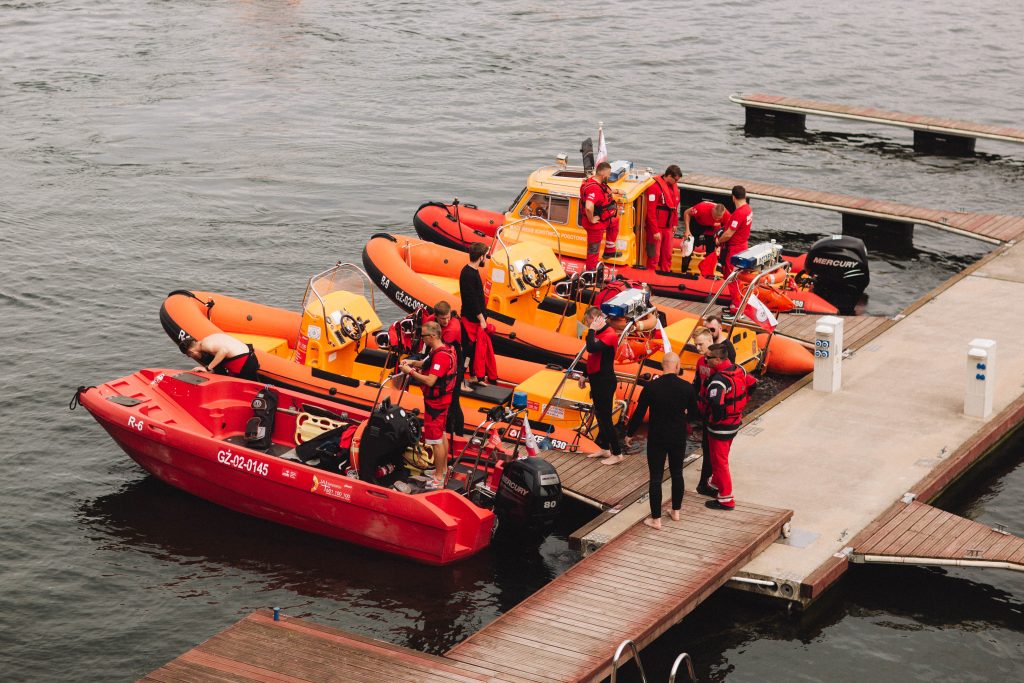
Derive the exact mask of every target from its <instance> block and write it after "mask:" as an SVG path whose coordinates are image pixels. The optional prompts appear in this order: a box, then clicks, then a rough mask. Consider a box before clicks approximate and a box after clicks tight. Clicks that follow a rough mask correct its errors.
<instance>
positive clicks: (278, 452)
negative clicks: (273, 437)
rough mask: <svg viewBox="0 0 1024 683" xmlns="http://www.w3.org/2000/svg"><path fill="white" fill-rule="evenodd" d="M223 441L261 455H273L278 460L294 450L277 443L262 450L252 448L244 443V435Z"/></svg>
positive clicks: (230, 437)
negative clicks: (258, 452)
mask: <svg viewBox="0 0 1024 683" xmlns="http://www.w3.org/2000/svg"><path fill="white" fill-rule="evenodd" d="M224 440H225V441H226V442H228V443H229V444H231V445H232V446H243V447H245V448H251V449H252V450H254V451H260V452H261V453H266V454H267V455H273V456H274V457H277V458H280V457H281V456H283V455H286V454H287V453H289V452H291V451H294V449H293V448H292V447H291V446H285V445H283V444H279V443H272V444H270V446H268V447H267V448H262V449H261V448H253V447H252V446H250V445H249V444H248V443H246V441H245V434H238V435H237V436H229V437H228V438H226V439H224Z"/></svg>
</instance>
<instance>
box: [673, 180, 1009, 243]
mask: <svg viewBox="0 0 1024 683" xmlns="http://www.w3.org/2000/svg"><path fill="white" fill-rule="evenodd" d="M735 185H742V186H744V187H745V188H746V190H747V195H748V196H749V197H752V198H756V199H764V200H766V201H772V202H781V203H784V204H793V205H796V206H804V207H807V208H812V209H824V210H828V211H837V212H839V213H840V214H842V215H843V217H844V230H845V229H846V227H847V226H846V225H845V223H849V222H850V220H849V219H850V218H855V219H857V221H859V224H858V226H857V228H858V229H860V230H867V231H870V230H872V229H879V230H886V229H888V227H889V226H891V225H893V224H895V225H901V224H902V225H906V226H913V225H927V226H930V227H933V228H938V229H939V230H945V231H947V232H953V233H956V234H959V235H964V236H967V237H973V238H975V239H979V240H982V241H985V242H989V243H990V244H999V243H1002V242H1009V241H1011V240H1015V239H1018V238H1019V237H1020V235H1021V233H1024V217H1022V216H1002V215H998V214H987V213H986V214H981V213H968V212H960V211H943V210H937V209H925V208H921V207H917V206H909V205H906V204H899V203H897V202H890V201H885V200H874V199H866V198H863V197H853V196H850V195H844V194H838V193H835V192H820V191H818V190H810V189H800V188H795V187H786V186H783V185H775V184H772V183H763V182H758V181H754V180H740V179H737V178H724V177H721V176H711V175H704V174H699V173H689V174H686V175H684V176H683V177H682V179H681V180H680V181H679V186H680V188H682V189H683V191H684V192H685V193H689V194H690V200H694V199H698V198H706V199H714V200H715V201H718V200H720V199H721V198H723V197H725V196H726V195H728V194H729V193H730V192H731V191H732V188H733V187H734V186H735ZM872 221H875V222H879V223H873V222H872Z"/></svg>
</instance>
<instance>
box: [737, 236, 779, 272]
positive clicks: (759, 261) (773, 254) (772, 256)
mask: <svg viewBox="0 0 1024 683" xmlns="http://www.w3.org/2000/svg"><path fill="white" fill-rule="evenodd" d="M781 258H782V245H780V244H777V243H776V242H775V241H774V240H773V241H771V242H762V243H761V244H755V245H754V246H752V247H750V248H749V249H744V250H743V251H741V252H740V253H738V254H735V255H734V256H733V257H732V258H730V259H729V260H730V261H731V262H732V265H733V266H735V267H736V268H739V269H740V270H759V269H761V268H766V267H768V266H774V265H775V264H776V263H778V262H779V259H781Z"/></svg>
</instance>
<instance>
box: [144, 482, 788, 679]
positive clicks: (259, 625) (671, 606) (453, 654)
mask: <svg viewBox="0 0 1024 683" xmlns="http://www.w3.org/2000/svg"><path fill="white" fill-rule="evenodd" d="M703 501H704V499H703V498H699V497H697V496H688V497H687V498H686V499H685V500H684V503H683V509H682V520H681V521H679V522H673V521H672V520H671V519H669V518H668V517H667V516H666V517H665V519H664V520H663V528H662V529H661V531H655V530H653V529H650V528H648V527H646V526H644V525H643V524H636V525H634V526H633V528H631V529H630V530H629V531H628V532H626V533H625V534H623V535H621V536H620V537H619V538H617V539H615V541H613V542H611V543H609V544H608V545H606V546H605V547H603V548H602V549H601V550H600V551H598V552H596V553H594V554H592V555H590V556H589V557H587V558H585V559H584V560H582V561H581V562H579V563H577V564H576V565H574V566H573V567H571V568H570V569H569V570H568V571H566V572H565V573H564V574H562V575H561V576H560V577H558V578H557V579H555V580H554V581H552V582H551V583H549V584H548V585H546V586H544V587H543V588H541V589H540V590H539V591H538V592H536V593H534V594H533V595H532V596H530V597H529V598H527V599H526V600H524V601H523V602H521V603H520V604H518V605H516V606H515V607H514V608H512V609H511V610H509V611H508V612H506V613H505V614H503V615H502V616H500V617H498V618H497V619H496V620H494V621H493V622H491V623H490V624H488V625H487V626H485V627H484V628H483V629H481V630H480V631H478V632H476V633H475V634H473V635H472V636H470V637H469V638H467V639H466V640H464V641H463V642H461V643H459V644H458V645H456V646H455V647H453V648H452V649H451V650H449V651H448V652H446V653H445V654H444V656H443V657H437V656H433V655H427V654H423V653H421V652H416V651H414V650H409V649H407V648H402V647H399V646H397V645H392V644H390V643H385V642H382V641H379V640H373V639H370V638H364V637H361V636H358V635H355V634H352V633H348V632H346V631H341V630H339V629H333V628H328V627H325V626H320V625H317V624H314V623H312V622H309V621H304V620H300V619H291V618H288V617H283V618H282V620H281V621H274V620H273V616H272V615H271V614H270V613H268V612H258V613H256V614H253V615H250V616H249V617H246V618H245V619H243V620H242V621H240V622H238V623H237V624H235V625H233V626H231V627H229V628H228V629H226V630H225V631H222V632H221V633H219V634H217V635H215V636H213V637H212V638H210V639H209V640H207V641H206V642H205V643H202V644H201V645H199V646H198V647H196V648H194V649H192V650H190V651H188V652H186V653H185V654H183V655H181V656H180V657H178V658H177V659H175V660H173V661H171V662H170V663H168V664H167V665H165V666H163V667H161V668H160V669H157V670H156V671H154V672H152V673H151V674H149V675H148V676H147V677H146V678H144V679H143V680H147V681H161V682H162V683H169V682H171V681H189V682H191V683H198V682H203V681H211V682H212V681H226V680H229V681H290V682H293V683H298V682H300V681H364V682H365V683H379V682H380V681H410V682H413V681H446V682H448V683H453V682H456V681H466V682H469V681H507V682H509V683H525V682H530V683H563V682H576V681H580V682H582V681H600V680H601V679H603V678H605V677H606V676H607V675H608V674H609V673H610V672H611V666H612V657H613V655H614V653H615V648H616V646H618V645H619V643H621V642H622V641H623V640H624V639H626V638H629V639H632V640H633V641H634V642H635V643H636V644H637V647H639V648H643V647H644V646H646V645H647V644H649V643H650V642H651V641H653V640H654V639H655V638H657V637H658V636H659V635H661V634H662V633H664V632H665V631H666V630H667V629H668V628H670V627H671V626H673V625H674V624H675V623H677V622H678V621H679V620H680V619H682V618H683V617H684V616H686V615H687V614H689V613H690V612H691V611H693V609H694V608H695V607H697V605H699V604H700V603H701V602H703V601H704V599H706V598H707V597H708V596H710V595H711V594H712V593H714V592H715V590H717V589H718V588H719V587H721V586H722V584H724V583H725V582H726V581H728V580H729V578H730V577H731V576H732V575H733V572H734V571H735V570H736V568H737V567H739V566H742V565H743V564H745V563H746V562H748V561H749V560H750V558H752V557H754V556H755V555H757V554H758V553H759V552H761V551H762V550H763V549H764V548H765V547H766V546H767V545H769V544H771V543H772V542H773V541H775V540H776V539H777V538H779V537H780V534H781V533H782V528H783V525H785V524H786V522H788V520H789V519H790V517H791V516H792V513H791V512H790V511H789V510H779V509H774V508H768V507H764V506H760V505H755V504H750V503H741V504H738V505H737V507H736V509H735V510H733V511H731V512H723V511H717V510H709V509H707V508H705V507H704V504H703ZM623 661H627V660H623Z"/></svg>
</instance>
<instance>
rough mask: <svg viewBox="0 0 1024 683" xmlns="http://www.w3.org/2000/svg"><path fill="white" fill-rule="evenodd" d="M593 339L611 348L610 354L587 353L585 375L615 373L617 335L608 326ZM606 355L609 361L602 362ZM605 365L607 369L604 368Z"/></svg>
mask: <svg viewBox="0 0 1024 683" xmlns="http://www.w3.org/2000/svg"><path fill="white" fill-rule="evenodd" d="M594 338H595V339H597V340H598V341H600V342H602V343H603V344H605V346H610V347H611V348H612V352H611V353H608V352H602V353H588V354H587V375H590V376H594V375H596V374H598V373H602V374H609V375H611V374H612V373H613V372H615V367H614V362H615V361H614V358H615V349H616V348H617V347H618V345H619V335H618V333H617V332H616V331H615V330H614V329H613V328H612V327H610V326H608V327H605V328H604V329H603V330H601V331H600V332H597V333H596V334H594ZM606 354H607V358H608V359H609V360H607V361H605V360H604V358H605V355H606ZM606 365H607V367H605V366H606Z"/></svg>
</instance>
